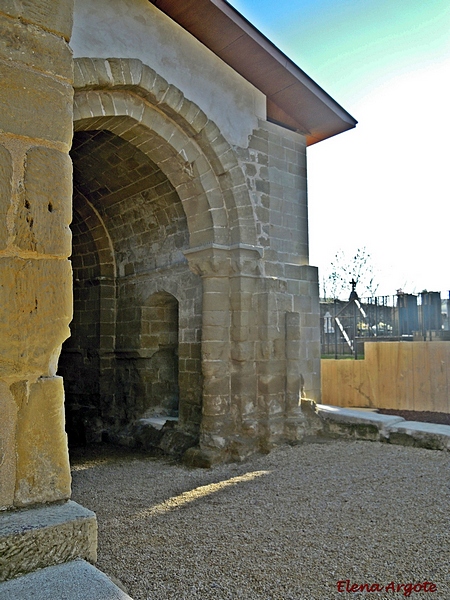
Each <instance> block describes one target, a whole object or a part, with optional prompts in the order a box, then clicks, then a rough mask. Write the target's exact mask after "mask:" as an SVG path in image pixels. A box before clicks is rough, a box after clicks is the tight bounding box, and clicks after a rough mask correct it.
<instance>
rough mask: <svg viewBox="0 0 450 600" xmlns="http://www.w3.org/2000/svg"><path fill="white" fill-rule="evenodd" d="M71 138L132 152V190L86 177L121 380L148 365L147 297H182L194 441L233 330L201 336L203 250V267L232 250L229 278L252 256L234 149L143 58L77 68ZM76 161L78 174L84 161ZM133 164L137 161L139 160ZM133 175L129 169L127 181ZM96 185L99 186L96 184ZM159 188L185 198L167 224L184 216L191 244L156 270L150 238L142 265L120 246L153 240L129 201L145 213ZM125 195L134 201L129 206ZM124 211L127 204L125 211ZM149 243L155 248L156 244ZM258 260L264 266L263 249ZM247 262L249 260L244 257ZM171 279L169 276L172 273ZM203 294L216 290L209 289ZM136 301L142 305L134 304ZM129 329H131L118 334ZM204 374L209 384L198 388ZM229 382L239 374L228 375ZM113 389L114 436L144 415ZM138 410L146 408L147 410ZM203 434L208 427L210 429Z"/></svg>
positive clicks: (183, 377)
mask: <svg viewBox="0 0 450 600" xmlns="http://www.w3.org/2000/svg"><path fill="white" fill-rule="evenodd" d="M74 129H75V138H74V139H75V144H76V147H77V148H80V147H81V148H82V147H83V143H87V142H83V139H84V138H89V137H90V138H91V141H92V140H94V139H95V138H97V139H99V137H103V138H105V139H106V138H108V137H109V141H108V139H107V140H106V143H110V142H111V143H112V144H113V145H114V144H116V145H117V146H120V145H124V144H126V145H127V148H128V149H129V155H130V156H128V158H127V161H128V162H127V161H124V164H123V165H122V167H126V169H128V175H129V176H130V177H129V181H128V182H127V184H126V185H125V184H122V185H121V186H120V189H119V187H117V186H116V187H115V188H114V189H109V187H108V185H109V183H108V182H107V181H106V180H105V178H104V177H103V178H102V176H100V177H97V178H95V177H90V180H91V182H92V181H94V180H95V186H94V187H95V189H93V188H92V186H91V189H90V190H88V191H86V190H84V189H83V184H81V186H79V188H80V189H79V192H80V194H81V196H84V197H85V198H86V199H87V200H88V202H89V203H91V204H92V205H93V206H94V208H95V210H96V211H97V212H98V214H99V215H100V217H101V219H102V220H103V221H104V222H105V223H106V227H107V229H108V231H109V235H110V237H111V240H112V244H113V246H114V261H115V278H116V279H115V294H116V307H115V309H116V320H115V328H114V332H113V335H114V351H113V354H114V360H115V362H114V370H115V371H116V373H119V375H118V377H119V380H120V381H121V382H122V383H123V381H126V379H127V375H126V374H125V375H124V370H125V372H127V369H128V376H129V378H130V379H133V377H135V376H136V366H137V363H138V362H139V361H142V360H145V357H144V354H145V351H144V350H143V348H142V347H141V346H140V344H139V343H136V340H133V339H132V338H133V336H134V337H135V338H136V336H138V335H139V334H138V333H137V332H138V331H141V321H142V298H143V296H145V295H146V294H148V293H150V291H152V292H159V291H161V289H165V290H168V291H170V293H172V294H173V296H174V297H176V298H177V299H178V300H179V323H180V330H179V346H178V349H179V365H180V368H179V387H180V419H179V427H180V428H182V429H183V430H184V431H186V432H188V433H189V434H190V435H193V436H194V437H195V438H196V439H198V436H199V434H200V432H201V430H202V428H203V423H204V422H205V417H206V420H207V419H208V415H209V414H210V413H211V409H208V407H207V406H205V401H206V403H207V404H212V406H213V407H214V406H216V405H217V398H216V394H215V392H214V390H211V391H212V393H209V390H210V389H211V386H213V387H214V385H216V384H215V382H217V381H218V379H217V377H215V376H214V375H213V376H212V380H213V381H210V380H211V372H212V371H214V369H215V368H216V367H217V366H218V365H217V361H216V359H215V347H216V346H217V339H220V340H223V343H224V352H225V354H226V355H227V356H228V358H227V360H230V351H231V350H230V349H231V342H230V328H231V326H232V323H231V319H230V318H227V317H225V319H224V320H223V323H221V324H220V326H219V327H217V326H216V327H214V328H212V327H210V326H208V323H207V322H206V329H205V322H202V321H204V318H203V316H202V312H203V309H202V305H204V306H208V302H209V301H207V300H206V299H205V296H204V291H202V290H203V287H204V286H203V285H202V284H203V283H207V282H206V279H205V278H208V277H209V276H211V277H212V278H213V280H216V277H217V272H216V266H217V265H216V264H214V263H215V259H213V261H212V262H210V263H208V264H209V265H210V267H209V269H207V270H206V271H205V269H204V266H202V267H201V268H199V263H198V257H197V254H198V252H200V255H201V256H200V261H201V262H202V264H203V255H204V252H205V249H207V248H210V249H211V250H212V251H213V252H214V253H215V252H217V251H218V252H221V253H223V252H225V253H227V252H229V251H230V250H229V249H230V248H232V249H233V250H232V253H233V258H232V257H231V255H230V257H229V258H226V257H224V260H225V263H230V264H229V265H228V266H225V271H226V272H225V276H226V277H228V275H229V269H230V265H231V262H233V261H235V258H236V256H237V255H236V252H237V253H238V255H239V256H240V255H241V254H242V252H244V253H245V252H247V254H248V252H250V253H251V252H252V250H251V249H252V248H253V247H254V244H255V240H256V225H255V219H254V215H253V209H252V206H251V201H250V197H249V190H248V187H247V185H246V182H245V179H244V175H243V171H242V169H241V167H240V166H239V163H238V160H237V157H236V156H235V153H234V150H233V149H232V148H231V147H230V145H229V144H228V143H227V142H226V140H225V139H224V138H223V136H222V135H221V134H220V131H219V130H218V129H217V127H216V126H215V125H214V123H212V122H211V121H209V120H208V118H207V117H206V115H205V114H204V113H203V112H202V111H201V110H200V109H199V108H198V107H197V106H196V105H194V104H193V103H192V102H190V101H188V100H187V99H186V98H184V96H183V94H182V93H181V92H180V91H179V90H177V89H176V88H175V87H174V86H172V85H169V84H168V83H167V82H166V81H165V80H163V79H162V78H161V77H159V76H158V75H157V74H156V73H155V72H154V71H152V69H150V68H149V67H146V66H145V65H143V64H142V63H141V62H140V61H136V60H119V59H109V60H101V59H95V60H91V59H78V60H76V61H75V100H74ZM77 140H81V142H79V141H77ZM113 140H115V141H113ZM85 147H86V146H85ZM132 149H134V150H132ZM133 152H134V153H138V154H139V156H144V157H145V159H146V160H147V161H148V162H147V163H146V166H144V165H140V166H139V165H138V166H136V165H135V164H132V163H133V159H136V158H137V157H136V155H135V154H134V155H133ZM91 158H92V157H91ZM73 159H74V172H75V176H76V174H77V170H78V167H77V158H76V156H73ZM92 160H93V162H92ZM92 160H91V162H92V164H94V168H97V169H98V170H100V171H101V172H103V173H104V172H105V166H103V167H101V166H100V165H99V164H97V165H96V167H95V160H94V159H92ZM106 160H107V162H108V161H109V162H108V167H107V169H106V171H107V170H108V169H109V170H111V168H112V167H111V164H112V163H111V161H113V162H114V161H115V160H117V159H116V158H114V159H113V157H111V156H110V157H109V158H106ZM88 162H89V161H88ZM134 162H135V163H136V162H137V163H139V159H138V160H135V161H134ZM119 163H120V160H119V161H118V163H117V165H116V166H117V168H118V169H119V168H120V166H121V165H120V164H119ZM86 164H87V163H86ZM149 165H151V166H149ZM113 166H114V165H113ZM126 169H124V168H122V175H123V176H125V170H126ZM139 169H140V170H139ZM136 172H137V175H136ZM155 177H156V180H157V183H156V184H155ZM98 179H101V180H102V182H103V183H102V184H99V182H98V181H97V180H98ZM161 186H166V187H167V188H168V189H166V191H165V192H164V193H163V196H164V195H165V194H169V195H173V196H174V197H175V196H176V198H177V199H178V205H177V201H176V200H175V202H174V201H173V200H171V206H172V208H173V207H174V206H180V208H181V211H182V215H176V214H173V213H172V214H171V215H167V214H166V216H165V218H166V220H167V221H168V222H171V223H172V224H173V223H174V222H176V221H177V220H178V219H179V218H185V219H186V230H185V232H186V235H185V238H184V239H183V240H181V239H179V240H178V241H179V243H178V245H177V248H172V250H173V252H172V256H171V258H170V260H164V259H161V256H156V255H155V257H154V260H155V264H153V265H149V262H148V260H147V259H148V254H149V252H148V248H149V246H148V244H149V243H151V240H149V239H147V240H146V242H145V243H144V244H143V246H144V247H145V248H146V252H144V254H146V255H147V259H146V260H144V261H140V258H139V257H138V256H136V254H139V252H137V253H136V252H135V248H132V247H131V246H130V244H128V247H127V248H125V247H124V243H123V242H124V240H126V239H128V241H129V240H132V239H133V236H135V235H137V234H136V232H134V233H133V231H132V228H133V227H135V226H136V228H137V229H139V230H140V233H141V234H142V235H146V234H148V233H149V230H151V229H152V226H153V225H152V223H150V221H149V220H148V219H147V221H146V222H145V218H143V219H137V220H136V219H134V217H133V211H135V212H136V210H138V212H139V210H141V209H137V207H136V206H134V207H132V206H131V204H130V203H129V200H130V198H131V197H134V198H136V196H137V195H140V196H141V199H140V201H139V206H141V208H142V206H144V205H145V198H144V199H143V198H142V195H144V196H145V194H147V192H148V190H149V189H156V188H158V187H159V188H160V187H161ZM158 193H159V192H158ZM124 195H126V196H127V198H126V199H125V197H124ZM147 200H148V198H147ZM151 201H152V202H153V201H154V199H153V200H151ZM124 202H128V203H129V204H128V205H127V206H125V204H124ZM117 207H119V208H117ZM125 209H126V211H125V212H126V215H125V213H124V210H125ZM144 210H145V209H144ZM171 210H172V209H171ZM120 211H122V213H123V215H124V217H123V219H122V223H121V224H120V225H117V223H114V221H115V220H116V221H117V220H118V219H119V217H120V215H119V214H118V213H119V212H120ZM114 213H117V214H114ZM150 220H151V219H150ZM126 228H128V233H127V232H126ZM121 231H122V233H120V232H121ZM186 236H187V237H186ZM119 237H121V241H120V242H119V241H118V239H119ZM147 237H148V235H147ZM153 246H154V247H156V246H157V244H156V246H155V245H154V244H153ZM241 248H245V249H244V250H241ZM158 252H159V251H158ZM133 255H134V258H133ZM130 257H131V260H130ZM256 258H257V259H258V258H259V254H258V252H257V253H256ZM188 260H189V266H190V268H188ZM238 260H241V259H238ZM252 260H253V259H252ZM252 260H251V261H250V262H252ZM242 261H243V263H247V262H248V260H247V258H243V257H242ZM221 262H223V259H222V258H221ZM225 263H224V264H225ZM221 268H222V267H221ZM238 268H239V269H240V267H238ZM168 270H170V271H171V273H172V275H168V274H167V273H168ZM232 270H233V269H232ZM165 271H166V272H165ZM150 272H152V275H151V276H150ZM199 276H201V278H200V277H199ZM221 277H222V275H221ZM161 282H163V285H162V284H161ZM171 288H172V289H171ZM205 289H206V290H207V291H208V292H209V284H208V285H206V288H205ZM214 294H215V292H214V290H213V295H214ZM230 295H231V294H230V293H228V292H225V294H224V297H223V301H225V303H227V302H228V303H230ZM131 298H132V299H134V300H135V301H133V302H130V299H131ZM223 301H222V303H221V305H223ZM205 303H206V304H205ZM227 311H231V305H230V304H229V305H228V307H225V310H223V313H224V315H225V314H226V312H227ZM121 323H126V324H127V325H126V326H122V325H120V324H121ZM202 329H203V335H202V333H201V332H202ZM219 329H220V331H219ZM127 336H128V337H127ZM201 336H202V337H201ZM103 354H104V353H103ZM224 356H225V355H224ZM130 361H131V363H132V366H131V365H130ZM225 363H226V360H225ZM225 363H223V361H222V364H221V365H220V367H219V369H220V372H221V374H220V378H221V381H222V380H223V374H222V370H223V368H226V367H224V365H225ZM110 366H112V364H110ZM138 370H139V369H138ZM131 371H133V373H134V375H133V376H131ZM205 373H206V374H207V378H206V380H205V381H204V382H203V384H202V376H203V375H204V374H205ZM225 377H226V378H227V377H228V378H230V377H231V369H229V370H228V374H227V375H226V376H225ZM135 378H136V377H135ZM137 379H139V377H137ZM114 382H115V389H112V388H111V385H110V386H109V389H108V386H107V385H104V386H103V387H104V389H103V392H101V393H100V396H101V397H102V399H101V400H100V403H101V404H103V405H104V406H105V401H104V398H105V396H106V397H107V401H106V405H110V406H113V407H114V410H113V413H114V415H115V416H114V418H113V419H112V421H110V422H109V425H108V426H109V427H110V428H112V429H115V430H116V431H117V430H118V429H119V428H120V427H123V426H124V424H125V423H127V422H130V421H132V420H133V419H136V418H138V417H139V414H138V411H137V410H134V409H133V408H132V407H131V406H130V404H128V405H125V406H124V403H123V398H124V397H125V396H128V397H129V396H130V394H129V391H127V390H124V388H123V385H117V382H118V380H117V377H114ZM229 385H230V384H229V383H228V384H225V388H224V392H225V395H227V397H228V401H227V402H229V401H230V394H229ZM138 387H139V386H138ZM132 395H133V394H131V396H132ZM144 404H145V402H144ZM136 405H137V406H138V405H140V406H143V405H142V403H139V402H137V404H136ZM212 410H215V408H212ZM221 410H222V409H221ZM202 413H203V414H202ZM219 420H220V419H219ZM214 427H215V425H213V428H214ZM207 428H209V429H210V426H209V425H208V426H207ZM207 435H208V434H207Z"/></svg>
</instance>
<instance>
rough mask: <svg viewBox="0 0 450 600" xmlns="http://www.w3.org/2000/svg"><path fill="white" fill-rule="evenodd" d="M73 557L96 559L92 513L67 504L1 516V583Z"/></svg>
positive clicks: (95, 539) (95, 537)
mask: <svg viewBox="0 0 450 600" xmlns="http://www.w3.org/2000/svg"><path fill="white" fill-rule="evenodd" d="M76 558H82V559H85V560H87V561H89V562H92V563H95V561H96V560H97V520H96V517H95V514H94V513H93V512H92V511H90V510H87V509H86V508H83V507H82V506H80V505H79V504H77V503H76V502H72V501H69V502H65V503H63V504H51V505H46V506H42V507H38V508H30V509H24V510H14V511H10V512H6V513H4V514H3V515H2V519H1V522H0V581H6V580H9V579H12V578H14V577H19V576H21V575H24V574H26V573H31V572H32V571H36V570H37V569H43V568H45V567H49V566H53V565H58V564H61V563H65V562H68V561H71V560H74V559H76Z"/></svg>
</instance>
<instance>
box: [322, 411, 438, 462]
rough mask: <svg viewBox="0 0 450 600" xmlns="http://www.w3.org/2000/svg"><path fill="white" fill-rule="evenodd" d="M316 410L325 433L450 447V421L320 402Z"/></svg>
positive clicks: (417, 445) (410, 444)
mask: <svg viewBox="0 0 450 600" xmlns="http://www.w3.org/2000/svg"><path fill="white" fill-rule="evenodd" d="M316 413H317V415H318V416H319V418H320V420H321V422H322V424H323V429H322V435H324V436H328V437H345V438H353V439H365V440H373V441H382V442H388V443H391V444H399V445H402V446H416V447H419V448H429V449H431V450H449V451H450V426H449V425H438V424H435V423H420V422H416V421H405V419H403V417H396V416H394V415H392V416H391V415H380V414H378V413H376V412H372V411H367V410H360V409H352V408H341V407H339V406H328V405H325V404H317V405H316Z"/></svg>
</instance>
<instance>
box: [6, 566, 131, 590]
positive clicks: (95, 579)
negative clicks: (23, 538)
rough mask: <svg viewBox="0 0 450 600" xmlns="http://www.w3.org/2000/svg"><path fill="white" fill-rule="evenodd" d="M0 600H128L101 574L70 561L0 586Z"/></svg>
mask: <svg viewBox="0 0 450 600" xmlns="http://www.w3.org/2000/svg"><path fill="white" fill-rule="evenodd" d="M0 598H1V599H2V600H30V598H35V600H132V599H131V598H130V596H128V594H126V593H125V592H123V591H122V590H121V589H120V588H118V587H117V586H116V585H115V584H114V583H113V582H112V581H111V580H110V579H109V578H108V577H107V576H106V575H105V574H104V573H102V572H101V571H99V570H98V569H96V568H95V567H93V566H92V565H90V564H89V563H87V562H85V561H84V560H74V561H71V562H68V563H65V564H62V565H57V566H54V567H47V568H45V569H40V570H39V571H34V572H33V573H29V574H28V575H23V576H22V577H17V578H16V579H10V580H9V581H5V582H4V583H0Z"/></svg>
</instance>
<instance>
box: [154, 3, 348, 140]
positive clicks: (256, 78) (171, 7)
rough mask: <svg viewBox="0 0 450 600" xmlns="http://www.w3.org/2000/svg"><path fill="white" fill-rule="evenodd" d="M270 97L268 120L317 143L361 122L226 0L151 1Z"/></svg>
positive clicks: (268, 100)
mask: <svg viewBox="0 0 450 600" xmlns="http://www.w3.org/2000/svg"><path fill="white" fill-rule="evenodd" d="M150 2H152V4H154V5H155V6H156V7H157V8H159V9H160V10H161V11H162V12H164V13H165V14H166V15H168V16H169V17H170V18H171V19H173V20H174V21H175V22H176V23H178V24H179V25H181V27H183V28H184V29H186V30H187V31H188V32H189V33H190V34H191V35H193V36H194V37H196V38H197V39H198V40H199V41H200V42H201V43H202V44H204V45H205V46H206V47H207V48H209V49H210V50H211V51H212V52H214V54H216V55H217V56H219V57H220V58H221V59H222V60H223V61H224V62H226V63H227V64H228V65H229V66H230V67H232V68H233V69H234V70H235V71H236V72H238V73H239V74H240V75H242V76H243V77H244V78H245V79H247V81H249V82H250V83H251V84H253V85H254V86H255V87H256V88H257V89H259V90H260V91H261V92H263V94H265V95H266V97H267V119H268V120H270V121H273V122H275V123H279V124H280V125H283V126H286V127H288V128H290V129H294V130H297V131H299V132H301V133H302V134H304V135H305V136H306V140H307V144H308V145H311V144H315V143H316V142H320V141H321V140H324V139H327V138H329V137H332V136H333V135H336V134H338V133H342V132H343V131H347V130H348V129H352V128H353V127H355V125H356V123H357V121H356V120H355V119H354V118H353V117H352V116H351V115H350V114H349V113H348V112H347V111H346V110H344V109H343V108H342V107H341V106H340V105H339V104H338V103H337V102H336V101H335V100H333V98H332V97H331V96H329V95H328V94H327V93H326V92H325V91H324V90H323V89H322V88H321V87H320V86H318V85H317V84H316V83H315V82H314V81H313V80H312V79H311V78H310V77H308V75H306V73H304V72H303V71H302V70H301V69H300V68H299V67H298V66H297V65H296V64H295V63H293V62H292V61H291V60H290V59H289V58H288V57H287V56H286V55H285V54H283V53H282V52H281V51H280V50H279V49H278V48H277V47H276V46H275V45H274V44H272V42H270V41H269V40H268V39H267V38H266V37H265V36H264V35H263V34H262V33H261V32H259V31H258V30H257V29H256V28H255V27H254V26H253V25H252V24H251V23H250V22H249V21H247V19H245V18H244V17H243V16H242V15H241V14H240V13H239V12H237V11H236V10H235V9H234V8H233V7H232V6H231V5H230V4H228V2H226V1H225V0H183V1H182V2H180V0H150Z"/></svg>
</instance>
